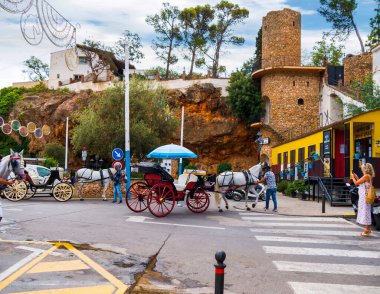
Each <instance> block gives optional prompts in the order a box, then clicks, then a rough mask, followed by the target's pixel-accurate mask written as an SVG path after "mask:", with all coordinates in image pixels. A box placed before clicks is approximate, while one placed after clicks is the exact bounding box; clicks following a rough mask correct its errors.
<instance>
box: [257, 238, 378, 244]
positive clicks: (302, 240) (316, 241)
mask: <svg viewBox="0 0 380 294" xmlns="http://www.w3.org/2000/svg"><path fill="white" fill-rule="evenodd" d="M255 238H256V240H258V241H270V242H289V243H312V244H333V245H356V246H363V245H370V244H380V240H368V241H358V240H332V239H313V238H297V237H277V236H255Z"/></svg>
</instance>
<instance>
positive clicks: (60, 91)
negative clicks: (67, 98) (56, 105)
mask: <svg viewBox="0 0 380 294" xmlns="http://www.w3.org/2000/svg"><path fill="white" fill-rule="evenodd" d="M58 92H59V93H61V94H67V93H70V92H71V91H70V89H69V88H67V87H64V88H58Z"/></svg>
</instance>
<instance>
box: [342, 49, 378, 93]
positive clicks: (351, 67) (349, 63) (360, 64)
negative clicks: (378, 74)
mask: <svg viewBox="0 0 380 294" xmlns="http://www.w3.org/2000/svg"><path fill="white" fill-rule="evenodd" d="M343 65H344V84H345V85H346V86H349V85H350V84H351V83H352V82H353V81H360V80H362V79H363V78H365V77H367V76H368V75H370V74H372V52H366V53H363V54H360V55H354V56H352V55H348V56H347V57H346V58H345V59H344V60H343Z"/></svg>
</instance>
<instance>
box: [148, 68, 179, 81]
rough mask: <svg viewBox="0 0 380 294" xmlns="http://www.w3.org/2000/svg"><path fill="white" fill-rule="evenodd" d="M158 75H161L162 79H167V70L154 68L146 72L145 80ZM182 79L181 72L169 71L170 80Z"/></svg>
mask: <svg viewBox="0 0 380 294" xmlns="http://www.w3.org/2000/svg"><path fill="white" fill-rule="evenodd" d="M157 73H158V74H159V75H160V77H165V76H166V69H165V68H163V67H162V66H156V67H152V68H150V69H148V70H146V71H145V77H144V78H143V79H149V78H152V77H153V76H155V75H156V74H157ZM180 77H181V74H180V73H179V72H177V71H174V70H171V69H170V70H169V73H168V79H178V78H180Z"/></svg>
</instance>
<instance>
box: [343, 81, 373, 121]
mask: <svg viewBox="0 0 380 294" xmlns="http://www.w3.org/2000/svg"><path fill="white" fill-rule="evenodd" d="M350 87H351V89H352V90H353V91H355V92H357V93H358V94H359V97H360V102H362V103H363V107H357V106H356V105H354V104H346V105H345V106H347V109H348V113H349V114H350V115H357V114H360V113H363V112H367V111H370V110H374V109H379V108H380V87H379V86H378V85H376V83H375V82H374V81H373V76H372V75H369V76H367V77H365V78H364V80H362V81H353V82H352V83H351V85H350Z"/></svg>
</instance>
